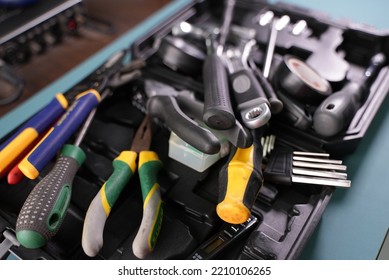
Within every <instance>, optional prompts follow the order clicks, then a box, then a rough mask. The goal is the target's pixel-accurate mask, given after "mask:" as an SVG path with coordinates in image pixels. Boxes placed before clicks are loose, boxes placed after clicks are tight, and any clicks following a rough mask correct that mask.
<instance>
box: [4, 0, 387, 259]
mask: <svg viewBox="0 0 389 280" xmlns="http://www.w3.org/2000/svg"><path fill="white" fill-rule="evenodd" d="M236 2H237V3H236V7H235V13H234V17H233V22H232V24H233V25H234V26H243V27H248V28H252V29H254V30H255V31H256V36H255V39H256V41H257V47H258V48H257V52H256V55H255V57H254V62H255V63H256V64H257V65H258V66H259V67H260V68H261V67H262V66H263V60H264V56H265V53H266V49H267V45H268V38H269V33H270V29H271V27H270V26H269V25H260V24H259V20H260V16H261V15H263V14H265V13H266V12H267V11H272V12H273V13H274V15H275V16H276V17H281V16H283V15H288V16H289V17H290V23H289V24H288V26H287V28H284V29H283V30H280V31H279V32H278V36H277V40H276V47H275V52H274V58H273V63H272V71H271V73H270V78H271V79H272V80H273V83H274V79H277V75H278V74H279V73H278V74H277V72H276V71H277V68H278V67H279V65H281V64H282V63H283V62H282V60H283V58H284V57H285V56H286V55H293V56H295V57H298V58H300V59H301V60H303V61H306V62H307V63H308V64H309V65H311V67H312V68H314V69H315V70H316V71H317V72H318V73H319V74H320V75H321V76H323V77H324V78H325V79H326V80H328V81H329V83H330V85H331V87H332V91H333V92H337V91H339V90H341V89H342V88H343V86H344V85H345V84H346V83H347V82H348V81H353V80H358V79H359V78H360V77H361V76H363V74H364V72H365V69H366V68H368V65H369V60H370V58H371V57H372V56H373V55H375V54H376V53H379V52H382V53H384V54H388V53H389V50H388V36H387V34H382V33H378V32H376V31H375V30H372V29H371V28H366V27H363V26H358V25H355V24H353V23H344V22H342V23H340V22H337V21H334V20H332V19H330V18H327V17H326V16H323V15H322V14H320V13H316V12H315V11H310V10H306V9H300V8H298V7H295V6H290V5H287V4H280V3H279V4H274V5H273V4H268V3H267V2H265V1H248V0H246V1H244V0H241V1H236ZM223 7H224V2H223V1H194V2H192V3H190V4H188V5H187V6H186V7H185V8H184V9H182V10H181V11H180V12H179V13H177V14H175V15H173V16H172V17H171V18H170V19H169V20H167V21H166V22H165V23H164V24H163V25H161V26H158V27H157V28H155V29H154V30H152V31H151V32H149V33H147V34H145V35H144V36H143V37H142V38H140V39H139V40H138V41H136V42H135V43H134V44H133V45H132V46H131V50H132V57H133V59H136V58H146V59H147V61H148V63H149V64H150V65H152V66H153V67H149V66H148V68H147V69H146V71H145V76H146V77H148V78H150V77H152V78H153V79H156V80H159V81H161V82H164V83H167V84H170V85H171V86H174V87H175V88H178V89H182V90H190V91H193V92H194V93H195V95H196V97H197V98H198V99H200V100H201V99H202V98H203V96H202V94H203V90H202V89H203V84H202V77H201V74H200V75H198V74H196V75H190V74H188V73H182V72H180V71H174V70H172V69H171V67H168V66H166V64H164V63H162V61H161V56H160V54H158V50H159V48H160V46H161V40H162V39H163V38H165V37H167V36H171V30H172V26H173V25H174V24H176V23H177V22H180V21H187V22H190V23H193V24H196V25H197V26H200V27H208V26H212V25H214V26H220V22H221V18H222V13H223ZM301 20H304V21H305V22H306V28H305V29H303V31H302V32H300V33H299V34H298V35H294V34H292V32H291V27H292V26H295V24H297V23H298V22H299V21H301ZM197 43H198V42H197ZM197 47H198V48H199V49H202V48H203V46H201V44H197ZM203 50H204V48H203ZM204 52H205V50H204ZM165 58H166V57H165ZM171 59H174V57H171ZM175 62H176V63H179V61H178V62H177V61H175ZM190 71H194V72H195V71H196V69H194V70H193V69H191V70H190ZM190 71H189V72H190ZM387 72H388V69H387V66H386V65H385V66H384V67H382V68H381V69H380V71H379V73H378V75H377V76H376V78H374V80H373V81H372V82H371V83H370V84H369V85H368V90H367V92H368V94H367V95H366V96H365V97H364V100H363V102H362V105H361V107H360V109H359V110H358V111H357V113H356V114H355V115H354V116H353V118H352V120H351V122H350V124H349V125H348V128H345V129H344V130H342V131H341V132H340V133H338V134H336V135H334V136H330V137H323V136H320V135H319V134H317V133H316V132H315V131H314V129H312V127H308V128H307V129H301V127H298V126H297V127H296V125H295V124H296V120H295V119H293V118H291V117H290V115H289V116H288V115H287V114H285V113H283V112H281V113H280V114H275V115H274V116H272V118H271V119H270V122H269V125H267V126H266V130H267V131H268V132H269V133H270V134H273V135H275V136H276V139H277V140H276V147H275V148H274V149H275V150H277V149H289V150H301V151H311V152H328V153H330V154H331V156H332V157H333V158H340V159H341V158H342V157H343V156H345V155H347V154H350V153H352V152H353V150H354V149H355V147H356V146H357V145H358V142H359V140H360V139H362V138H363V136H364V134H365V132H366V130H367V129H368V127H369V125H370V123H371V121H372V119H373V118H374V116H375V114H376V112H377V111H378V109H379V107H380V105H381V103H382V102H383V100H384V98H385V95H386V93H387V91H388V87H389V81H388V75H387ZM140 84H141V83H140ZM144 96H145V94H144V92H143V89H142V86H140V85H139V81H135V82H133V83H131V84H129V85H125V86H123V87H120V88H118V89H117V90H116V91H115V92H114V94H113V95H112V96H111V97H110V98H108V99H107V100H105V101H104V102H103V103H102V104H101V105H99V109H98V111H97V115H96V117H95V119H94V121H93V123H92V126H91V127H90V129H89V130H88V133H87V135H86V138H85V139H84V141H83V142H82V144H81V147H82V148H83V150H84V151H85V152H86V155H87V158H86V162H85V163H84V165H83V166H82V167H81V168H80V170H79V172H78V173H77V175H76V177H75V180H74V182H73V193H72V199H71V203H70V206H69V210H68V213H67V215H66V218H65V220H64V222H63V224H62V226H61V228H60V230H59V231H58V233H57V235H56V236H55V237H54V238H53V239H52V240H50V241H49V242H48V243H47V244H46V245H45V246H44V247H42V248H40V249H26V248H23V247H22V246H19V247H18V246H12V247H11V251H12V252H13V254H14V255H16V256H18V257H19V258H22V259H87V258H88V257H87V256H86V255H85V253H84V252H83V249H82V247H81V235H82V227H83V221H84V217H85V213H86V211H87V209H88V206H89V204H90V203H91V201H92V199H93V198H94V197H95V195H96V193H97V192H98V191H99V189H100V187H101V186H102V184H103V183H104V182H105V181H106V180H107V179H108V177H109V176H110V174H111V173H112V171H113V167H112V160H113V159H114V158H115V157H116V156H117V155H118V154H119V153H120V151H122V150H128V149H129V148H130V146H131V140H132V138H133V135H134V133H135V131H136V128H137V126H138V125H139V124H140V122H141V120H142V119H143V114H142V110H143V109H144V107H142V106H144V104H143V103H142V102H143V101H142V98H143V97H144ZM139 99H140V100H139ZM303 107H304V110H305V111H304V112H305V114H306V116H308V115H309V114H310V113H312V111H309V110H311V109H312V106H308V107H307V106H303ZM158 123H159V125H155V126H154V128H155V131H154V134H153V142H152V146H151V149H152V150H154V151H156V152H157V153H158V155H159V157H160V159H161V161H162V162H163V169H162V171H161V172H160V174H159V178H158V180H159V183H160V186H161V193H162V200H163V201H164V206H163V207H164V217H163V224H162V226H161V231H160V234H159V238H158V241H157V244H156V247H155V249H154V251H153V252H152V253H150V254H149V255H148V256H147V257H146V258H147V259H187V258H189V259H207V258H216V259H297V258H298V257H299V255H300V253H301V251H302V250H303V248H304V245H305V244H306V242H307V240H308V239H309V237H310V235H311V234H312V232H313V231H314V230H315V227H316V225H317V224H318V223H319V221H320V218H321V216H322V213H323V211H325V208H326V206H327V204H328V203H329V201H330V199H331V195H332V193H333V192H334V191H335V188H333V187H328V186H313V185H293V186H290V187H284V186H278V185H276V184H270V183H268V182H266V180H265V182H264V184H263V187H262V188H261V190H260V193H259V195H258V197H257V200H256V201H255V203H254V206H253V209H252V216H251V218H250V219H249V221H247V222H246V223H244V224H241V225H232V224H227V223H225V222H223V221H222V220H221V219H220V218H219V217H218V215H217V213H216V204H217V202H218V176H219V170H220V168H221V167H222V166H223V165H224V164H225V163H226V161H227V158H222V159H220V160H219V161H218V162H216V163H215V164H213V165H212V166H211V167H209V168H208V169H206V170H205V171H203V172H198V171H196V170H194V169H192V168H190V167H189V166H186V165H184V164H182V163H180V162H178V161H176V160H174V159H171V158H170V157H169V156H168V153H169V138H170V131H169V129H168V128H167V127H166V126H164V124H163V122H161V121H159V122H158ZM270 156H271V155H270ZM51 167H52V165H49V166H47V167H46V169H45V171H44V172H42V173H43V174H42V175H41V176H43V175H44V173H45V172H46V173H47V172H48V171H49V170H50V169H51ZM136 177H137V176H134V177H133V178H132V179H131V180H130V182H129V184H128V186H127V187H126V188H125V189H124V191H123V193H122V194H121V195H120V197H119V200H118V201H117V203H116V204H115V206H114V207H113V209H112V212H111V214H110V216H109V218H108V219H107V222H106V225H105V230H104V245H103V247H102V249H101V251H100V252H99V254H98V255H97V256H96V257H95V258H96V259H136V257H135V256H134V254H133V253H132V249H131V244H132V241H133V240H134V238H135V235H136V233H137V229H138V227H139V224H140V222H141V218H142V212H143V209H142V195H141V191H140V186H139V182H138V179H137V178H136ZM40 179H41V177H40V178H38V179H36V180H34V181H29V180H24V181H22V182H21V183H19V184H18V185H16V186H9V185H7V184H6V182H5V180H4V179H2V181H1V188H0V232H5V231H7V230H8V231H11V232H12V230H13V229H15V223H16V219H17V216H18V214H19V211H20V209H21V207H22V205H23V203H24V201H25V199H26V197H27V196H28V194H29V192H30V191H31V189H32V188H33V187H34V186H35V185H36V184H37V182H38V181H39V180H40ZM349 191H352V188H351V189H350V190H349ZM2 238H3V236H0V242H1V241H2Z"/></svg>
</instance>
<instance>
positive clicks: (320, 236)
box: [0, 0, 389, 260]
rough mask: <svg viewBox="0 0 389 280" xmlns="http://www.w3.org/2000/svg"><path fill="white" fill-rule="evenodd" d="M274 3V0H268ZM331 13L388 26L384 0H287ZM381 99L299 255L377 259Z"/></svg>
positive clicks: (382, 189) (383, 146)
mask: <svg viewBox="0 0 389 280" xmlns="http://www.w3.org/2000/svg"><path fill="white" fill-rule="evenodd" d="M189 2H190V1H189V0H176V1H173V2H172V3H170V4H168V5H167V6H165V7H164V8H163V9H161V10H160V11H158V12H157V13H155V14H154V15H153V16H152V17H150V18H148V19H146V20H145V21H144V22H142V23H141V24H140V25H138V26H137V27H135V28H133V29H132V30H130V31H128V32H127V33H126V34H124V35H123V36H122V37H120V38H119V39H118V40H116V41H115V42H113V43H112V44H110V45H109V46H107V47H106V48H104V49H103V50H101V51H99V52H98V53H96V54H95V55H93V56H91V57H89V58H87V59H86V60H85V61H84V62H83V63H81V64H80V65H79V66H77V67H75V68H74V69H72V70H71V71H69V72H68V73H66V74H65V75H64V76H63V77H61V78H60V79H58V80H57V81H55V82H54V83H52V84H50V85H49V86H47V87H46V88H44V89H43V90H41V91H40V92H38V93H36V94H35V95H34V96H33V97H31V98H30V99H29V100H27V101H26V102H24V103H23V104H21V105H20V106H19V107H18V108H17V109H15V110H13V111H11V112H10V113H8V114H7V115H5V116H3V117H1V118H0V138H1V137H3V136H4V135H6V134H7V133H8V132H10V131H11V130H12V129H13V128H14V127H16V126H17V125H19V124H21V123H22V122H23V121H24V120H26V119H27V118H28V117H29V116H31V115H32V114H34V113H35V112H37V111H38V110H39V109H40V108H41V107H42V106H43V105H44V104H46V103H47V102H48V100H50V98H52V97H53V96H54V95H55V94H56V93H57V92H65V91H66V90H68V89H69V88H70V87H71V86H72V85H74V84H76V83H77V82H79V81H80V80H82V79H83V78H84V77H85V76H86V75H88V74H89V73H90V71H91V70H92V69H95V68H96V67H97V66H98V65H100V64H101V63H102V62H104V61H105V60H106V59H107V58H108V57H109V56H110V55H111V54H112V53H114V52H115V51H117V50H120V49H122V48H124V47H127V46H129V45H130V44H131V43H132V42H134V41H135V40H136V39H137V38H139V37H140V36H141V35H142V34H144V33H145V32H146V31H147V30H150V29H152V28H153V27H155V26H157V25H158V24H160V23H162V22H163V21H164V20H165V19H166V18H168V17H169V16H170V15H172V14H174V13H175V12H176V11H178V10H179V9H181V8H182V7H184V6H185V5H186V4H187V3H189ZM269 2H270V3H275V2H277V1H270V0H269ZM283 2H285V3H290V4H294V5H297V6H302V7H307V8H310V9H313V10H316V11H320V12H323V13H326V14H328V15H330V16H331V17H333V18H335V19H348V20H352V21H354V22H358V23H364V24H368V25H371V26H373V27H375V28H377V29H383V30H386V29H389V20H387V16H386V15H387V11H388V10H389V1H384V0H370V1H367V0H366V1H361V0H355V1H351V0H343V1H339V0H338V1H335V0H326V1H325V0H320V1H319V0H318V1H308V0H285V1H283ZM388 102H389V100H388V98H387V99H386V100H385V101H384V103H383V105H382V106H381V109H380V111H379V112H378V114H377V116H376V117H375V119H374V121H373V123H372V125H371V127H370V128H369V130H368V132H367V134H366V136H365V138H364V139H363V140H362V141H361V142H360V144H359V146H358V148H357V150H356V151H355V152H354V153H353V154H352V155H350V156H348V157H347V158H346V164H347V165H348V174H349V177H350V179H351V180H352V187H351V189H348V190H340V189H339V190H337V191H335V193H334V195H333V197H332V199H331V201H330V203H329V205H328V206H327V209H326V210H325V212H324V214H323V217H322V220H321V221H320V223H319V225H318V227H317V229H316V230H315V232H314V234H313V236H312V237H311V238H310V240H309V241H308V243H307V246H306V247H305V249H304V250H303V252H302V255H301V259H318V260H320V259H339V260H347V259H351V260H357V259H364V260H369V259H375V258H376V257H377V254H378V251H379V249H380V246H381V244H382V241H383V239H384V237H385V233H386V232H387V230H388V227H389V168H388V163H389V141H388V139H389V114H387V108H388V106H389V103H388Z"/></svg>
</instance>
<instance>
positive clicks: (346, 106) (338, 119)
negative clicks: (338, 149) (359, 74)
mask: <svg viewBox="0 0 389 280" xmlns="http://www.w3.org/2000/svg"><path fill="white" fill-rule="evenodd" d="M363 92H364V87H363V86H361V85H360V84H359V83H356V82H350V83H348V84H346V85H345V86H344V88H343V89H342V90H340V91H338V92H335V93H333V94H332V95H330V96H329V97H327V98H326V99H325V100H324V101H323V102H322V103H321V104H320V106H319V107H318V108H317V109H316V110H315V113H314V115H313V128H314V130H315V131H316V132H317V133H318V134H320V135H322V136H326V137H329V136H334V135H336V134H338V133H340V132H341V131H343V130H345V129H346V128H347V127H348V125H349V124H350V122H351V120H352V118H353V117H354V115H355V113H356V112H357V111H358V109H359V108H360V106H361V98H362V95H363Z"/></svg>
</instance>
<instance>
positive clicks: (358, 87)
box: [313, 53, 386, 137]
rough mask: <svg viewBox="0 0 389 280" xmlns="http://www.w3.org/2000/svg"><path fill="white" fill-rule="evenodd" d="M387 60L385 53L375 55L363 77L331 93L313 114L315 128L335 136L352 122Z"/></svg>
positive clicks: (326, 134)
mask: <svg viewBox="0 0 389 280" xmlns="http://www.w3.org/2000/svg"><path fill="white" fill-rule="evenodd" d="M385 60H386V57H385V55H384V54H383V53H378V54H376V55H374V56H373V57H372V58H371V60H370V65H369V67H368V68H367V69H366V71H365V73H364V75H363V78H362V79H360V80H359V81H351V82H348V83H347V84H346V85H345V86H344V87H343V89H342V90H340V91H338V92H336V93H333V94H331V95H330V96H328V97H327V98H326V99H325V100H324V101H323V102H322V103H321V104H320V105H319V107H318V108H317V109H316V110H315V113H314V115H313V128H314V130H315V131H316V132H317V133H318V134H319V135H322V136H325V137H330V136H334V135H336V134H338V133H339V132H341V131H342V130H344V129H345V128H346V127H347V126H348V125H349V124H350V122H351V120H352V118H353V117H354V115H355V114H356V112H357V111H358V109H359V108H360V107H361V104H362V102H363V101H364V99H365V98H366V94H367V93H368V89H369V87H370V85H371V83H372V82H373V79H375V78H376V77H377V75H378V73H379V71H380V69H381V68H382V67H383V65H384V62H385Z"/></svg>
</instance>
